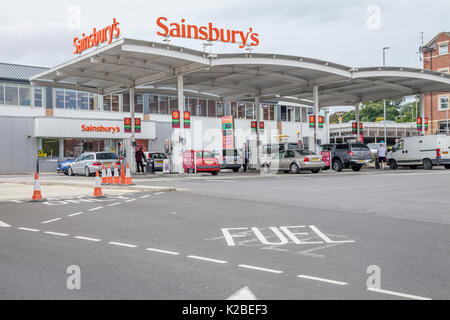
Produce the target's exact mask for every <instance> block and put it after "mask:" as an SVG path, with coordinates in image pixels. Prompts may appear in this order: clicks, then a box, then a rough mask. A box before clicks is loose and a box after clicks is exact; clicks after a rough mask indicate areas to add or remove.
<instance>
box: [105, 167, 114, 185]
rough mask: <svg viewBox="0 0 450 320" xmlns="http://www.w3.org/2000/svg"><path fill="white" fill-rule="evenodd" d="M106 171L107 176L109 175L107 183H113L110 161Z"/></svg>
mask: <svg viewBox="0 0 450 320" xmlns="http://www.w3.org/2000/svg"><path fill="white" fill-rule="evenodd" d="M106 172H107V173H106V176H107V179H106V183H107V184H112V183H113V177H112V173H111V167H110V165H109V163H108V170H107V171H106Z"/></svg>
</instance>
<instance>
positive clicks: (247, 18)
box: [0, 0, 450, 67]
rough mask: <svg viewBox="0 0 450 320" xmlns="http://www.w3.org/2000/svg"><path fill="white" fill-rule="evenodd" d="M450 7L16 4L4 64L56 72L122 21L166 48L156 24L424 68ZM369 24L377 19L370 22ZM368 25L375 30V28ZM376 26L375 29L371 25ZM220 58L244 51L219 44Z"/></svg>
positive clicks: (133, 33)
mask: <svg viewBox="0 0 450 320" xmlns="http://www.w3.org/2000/svg"><path fill="white" fill-rule="evenodd" d="M72 5H76V6H78V7H79V8H80V10H81V15H80V17H81V25H80V29H79V30H69V29H68V28H67V19H68V14H67V8H68V7H70V6H72ZM371 5H375V6H377V7H378V8H379V10H380V20H379V22H380V24H379V27H380V28H379V29H374V28H372V29H370V28H369V27H368V26H367V21H368V19H371V14H369V13H368V12H367V10H368V8H369V6H371ZM449 12H450V2H449V1H442V0H440V1H437V0H428V1H407V0H397V1H351V0H339V1H335V0H333V1H318V0H298V1H295V0H291V1H285V0H277V1H275V0H270V1H267V0H259V1H256V0H251V1H237V0H227V1H211V0H209V1H170V0H166V1H153V0H151V1H133V0H127V1H118V0H112V1H111V0H109V1H92V0H91V1H72V2H66V1H50V0H40V1H26V2H25V1H13V2H8V5H7V6H3V11H2V12H1V13H0V39H1V43H2V49H1V50H0V61H2V62H11V63H22V64H34V65H43V66H54V65H57V64H59V63H62V62H64V61H67V60H69V59H72V58H74V55H73V54H72V49H73V47H72V41H73V38H74V37H75V36H80V35H81V33H82V32H89V31H91V30H92V28H93V27H103V26H106V25H108V24H110V23H111V22H112V18H113V17H116V18H117V19H118V21H119V22H120V28H121V36H122V37H129V38H137V39H145V40H154V41H162V38H161V37H159V36H157V35H156V29H157V27H156V18H157V17H159V16H165V17H167V18H168V19H169V21H176V22H179V21H180V19H181V18H185V19H186V20H187V22H188V23H192V24H197V25H202V24H206V23H208V22H210V21H211V22H213V23H214V24H215V25H217V26H219V27H224V28H230V29H231V28H233V29H238V30H245V31H247V30H248V28H249V27H252V28H253V30H254V32H258V33H259V35H260V46H259V47H257V48H255V49H254V50H255V52H268V53H283V54H292V55H299V56H307V57H314V58H319V59H324V60H329V61H332V62H336V63H341V64H345V65H350V66H356V67H358V66H373V65H381V64H382V50H381V48H382V47H383V46H390V47H391V49H390V50H389V51H388V52H387V65H395V66H412V67H420V62H419V61H418V55H417V49H418V46H419V32H420V31H423V32H424V34H425V41H427V40H429V39H430V38H431V37H433V36H434V35H435V34H436V33H438V32H440V31H450V19H448V14H449ZM370 21H371V20H370ZM370 21H369V25H370ZM372 26H373V24H372ZM171 43H172V44H175V45H181V46H187V47H191V48H194V49H199V50H201V49H202V41H200V40H183V39H173V40H172V42H171ZM212 50H213V51H215V52H236V51H242V50H243V49H239V48H238V47H237V46H236V45H232V44H216V45H214V47H213V49H212Z"/></svg>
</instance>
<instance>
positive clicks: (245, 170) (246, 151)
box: [244, 143, 248, 172]
mask: <svg viewBox="0 0 450 320" xmlns="http://www.w3.org/2000/svg"><path fill="white" fill-rule="evenodd" d="M247 168H248V149H247V144H246V143H244V172H247Z"/></svg>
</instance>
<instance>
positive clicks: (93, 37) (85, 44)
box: [73, 18, 120, 54]
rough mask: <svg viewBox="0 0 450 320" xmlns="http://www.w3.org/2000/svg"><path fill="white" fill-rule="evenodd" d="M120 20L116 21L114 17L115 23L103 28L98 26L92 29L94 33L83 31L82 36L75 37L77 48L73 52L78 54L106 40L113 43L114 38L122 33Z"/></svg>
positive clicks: (74, 41) (74, 43) (74, 42)
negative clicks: (87, 33)
mask: <svg viewBox="0 0 450 320" xmlns="http://www.w3.org/2000/svg"><path fill="white" fill-rule="evenodd" d="M118 26H119V22H117V21H116V18H114V19H113V23H112V24H111V25H109V26H107V27H104V28H103V29H99V30H97V29H96V28H93V29H92V33H91V34H89V35H86V34H85V33H83V34H82V35H81V36H82V38H81V39H80V38H78V37H75V38H74V39H73V46H74V48H75V50H74V51H73V53H75V54H78V53H81V52H83V51H85V50H87V49H90V48H92V47H95V46H98V45H99V44H102V43H104V42H106V41H108V43H111V42H112V40H113V38H118V37H119V35H120V29H119V27H118Z"/></svg>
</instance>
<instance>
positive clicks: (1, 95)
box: [0, 82, 5, 104]
mask: <svg viewBox="0 0 450 320" xmlns="http://www.w3.org/2000/svg"><path fill="white" fill-rule="evenodd" d="M0 104H5V84H4V83H1V82H0Z"/></svg>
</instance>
